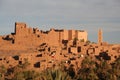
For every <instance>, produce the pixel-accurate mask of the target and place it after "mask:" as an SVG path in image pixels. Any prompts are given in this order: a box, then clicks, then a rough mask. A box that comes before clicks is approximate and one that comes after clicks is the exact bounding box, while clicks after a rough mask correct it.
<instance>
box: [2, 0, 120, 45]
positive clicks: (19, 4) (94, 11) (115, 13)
mask: <svg viewBox="0 0 120 80" xmlns="http://www.w3.org/2000/svg"><path fill="white" fill-rule="evenodd" d="M16 21H17V22H25V23H27V24H28V25H29V26H31V27H38V28H39V29H42V30H48V29H49V28H58V29H63V28H64V29H79V30H81V29H82V30H87V31H88V34H89V35H88V36H89V40H91V41H95V42H96V41H97V31H98V29H99V28H101V29H102V30H103V36H104V41H108V42H110V43H120V0H0V35H4V34H9V33H11V32H13V31H14V23H15V22H16Z"/></svg>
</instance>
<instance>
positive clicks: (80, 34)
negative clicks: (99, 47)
mask: <svg viewBox="0 0 120 80" xmlns="http://www.w3.org/2000/svg"><path fill="white" fill-rule="evenodd" d="M87 36H88V34H87V31H77V39H78V40H83V39H84V41H85V42H86V41H87Z"/></svg>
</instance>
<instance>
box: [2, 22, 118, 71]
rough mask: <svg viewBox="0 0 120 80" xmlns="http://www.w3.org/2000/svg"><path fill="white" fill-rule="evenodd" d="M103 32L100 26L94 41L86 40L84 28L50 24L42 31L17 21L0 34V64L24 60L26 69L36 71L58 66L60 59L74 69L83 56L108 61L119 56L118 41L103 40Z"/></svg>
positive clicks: (11, 64) (12, 64)
mask: <svg viewBox="0 0 120 80" xmlns="http://www.w3.org/2000/svg"><path fill="white" fill-rule="evenodd" d="M102 34H103V33H102V30H101V29H100V30H99V31H98V42H97V43H93V42H91V41H89V40H88V33H87V31H85V30H65V29H61V30H59V29H53V28H52V29H50V30H49V31H43V30H39V29H38V28H31V27H29V26H28V25H26V23H22V22H16V23H15V32H14V33H11V34H8V35H5V36H0V65H5V67H6V68H10V67H15V66H17V65H21V64H24V63H25V62H26V60H27V61H28V62H29V63H30V65H29V67H28V68H27V69H31V70H35V71H42V70H45V69H47V68H48V67H49V68H50V67H52V66H53V65H56V66H59V64H60V63H61V62H62V63H64V65H66V66H69V65H70V64H72V65H74V66H75V67H74V68H75V69H76V68H77V67H76V63H78V64H81V61H82V60H83V59H84V58H85V57H86V56H90V57H91V59H93V60H96V61H97V60H98V58H100V59H104V60H108V61H109V63H111V62H113V61H114V60H115V59H116V58H118V57H120V45H119V44H109V43H107V42H104V41H103V37H102ZM1 53H2V54H1ZM104 55H105V56H104ZM68 62H69V64H68ZM78 67H80V65H79V66H78Z"/></svg>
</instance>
